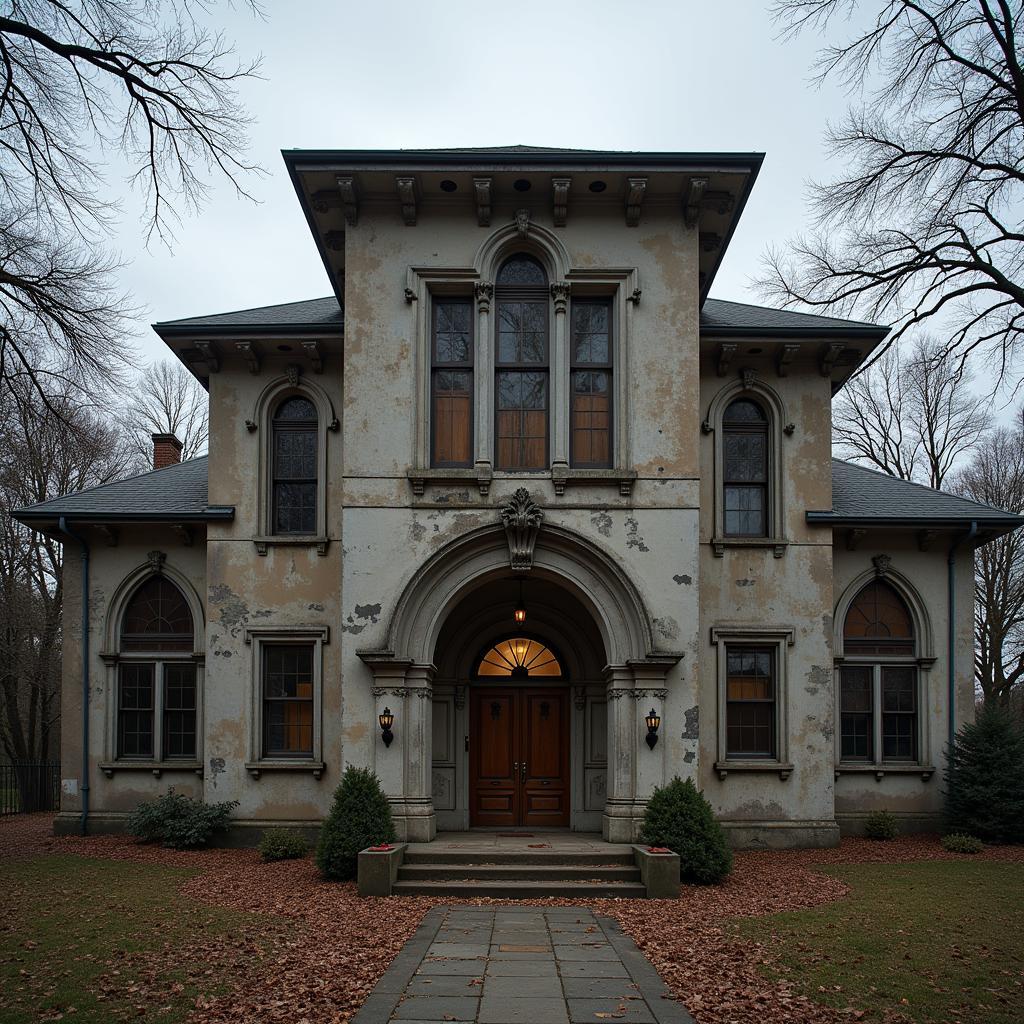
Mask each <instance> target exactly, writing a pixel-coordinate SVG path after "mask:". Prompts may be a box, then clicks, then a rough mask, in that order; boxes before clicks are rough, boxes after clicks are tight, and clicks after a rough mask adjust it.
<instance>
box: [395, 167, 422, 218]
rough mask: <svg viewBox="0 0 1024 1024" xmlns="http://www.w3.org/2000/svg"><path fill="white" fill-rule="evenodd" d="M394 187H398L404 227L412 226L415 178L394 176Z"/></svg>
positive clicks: (414, 207)
mask: <svg viewBox="0 0 1024 1024" xmlns="http://www.w3.org/2000/svg"><path fill="white" fill-rule="evenodd" d="M395 188H397V189H398V200H399V202H400V203H401V204H402V220H404V221H405V225H406V227H410V228H411V227H414V226H415V224H416V193H417V186H416V179H415V178H414V177H410V178H395Z"/></svg>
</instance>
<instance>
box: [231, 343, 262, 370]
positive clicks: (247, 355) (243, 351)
mask: <svg viewBox="0 0 1024 1024" xmlns="http://www.w3.org/2000/svg"><path fill="white" fill-rule="evenodd" d="M235 350H236V351H237V352H238V353H239V355H241V356H242V358H243V359H244V360H245V361H246V362H247V363H248V364H249V372H250V373H253V374H255V373H259V372H260V350H259V347H258V346H257V345H256V342H254V341H236V342H235Z"/></svg>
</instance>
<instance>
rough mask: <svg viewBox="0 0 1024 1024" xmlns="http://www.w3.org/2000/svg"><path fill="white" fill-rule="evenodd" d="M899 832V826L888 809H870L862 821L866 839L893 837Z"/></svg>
mask: <svg viewBox="0 0 1024 1024" xmlns="http://www.w3.org/2000/svg"><path fill="white" fill-rule="evenodd" d="M899 834H900V827H899V825H897V824H896V819H895V818H894V817H893V816H892V815H891V814H890V813H889V812H888V811H872V812H871V814H869V815H868V816H867V818H866V819H865V821H864V835H866V836H867V837H868V839H895V838H896V837H897V836H898V835H899Z"/></svg>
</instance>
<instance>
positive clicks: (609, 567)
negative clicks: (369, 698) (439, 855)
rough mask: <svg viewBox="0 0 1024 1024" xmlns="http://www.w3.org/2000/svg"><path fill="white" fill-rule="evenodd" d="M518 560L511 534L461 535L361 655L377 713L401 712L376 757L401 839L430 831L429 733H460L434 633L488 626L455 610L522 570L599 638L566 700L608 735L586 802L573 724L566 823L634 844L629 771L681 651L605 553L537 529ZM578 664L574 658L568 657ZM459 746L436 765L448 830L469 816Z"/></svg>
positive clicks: (567, 636) (579, 740) (416, 577)
mask: <svg viewBox="0 0 1024 1024" xmlns="http://www.w3.org/2000/svg"><path fill="white" fill-rule="evenodd" d="M517 564H518V565H519V567H518V568H516V569H513V568H512V561H511V558H510V543H509V537H508V535H507V533H506V531H505V529H503V527H502V526H501V525H494V526H486V527H482V528H480V529H477V530H474V531H472V532H470V533H467V534H466V535H465V536H463V537H461V538H459V539H457V540H455V541H453V542H452V543H450V544H448V545H446V546H445V547H443V548H442V549H440V550H439V551H437V552H436V553H435V554H434V555H433V556H431V558H430V559H428V560H427V561H426V562H425V563H424V564H423V565H422V566H421V567H420V568H419V569H418V570H417V571H416V572H415V573H414V574H413V576H412V577H411V578H410V580H409V581H408V583H407V584H406V586H405V588H404V590H403V592H402V594H401V597H400V598H399V600H398V601H397V603H396V606H395V610H394V612H393V613H392V615H391V618H390V621H389V624H388V629H387V640H386V643H385V645H384V646H383V647H381V648H378V649H375V650H364V651H360V652H358V653H359V657H360V658H361V659H362V660H363V662H364V663H365V664H366V665H367V666H368V667H369V669H370V670H371V672H372V676H373V678H372V686H373V695H374V698H375V702H376V713H379V712H380V711H382V710H383V708H384V706H385V705H386V706H388V707H390V708H391V709H392V710H393V711H398V712H399V713H400V714H401V715H402V720H403V721H404V723H405V728H404V730H403V737H402V743H401V748H400V749H396V748H398V746H399V744H398V742H397V741H396V743H395V745H394V747H392V748H391V749H390V750H389V751H387V752H386V753H385V754H384V756H383V757H382V758H381V759H379V760H378V764H377V770H378V773H379V774H380V776H381V779H382V782H383V784H384V788H385V790H386V792H387V793H388V794H389V797H390V799H391V801H392V806H393V811H394V814H395V818H396V825H397V827H398V831H399V835H400V836H401V837H402V838H404V839H407V840H412V841H426V840H429V839H432V838H433V836H434V834H435V832H436V829H437V826H438V816H437V809H436V808H435V804H434V797H435V793H436V792H438V789H439V785H440V784H439V783H438V779H437V778H436V776H435V771H434V768H435V758H434V755H433V744H434V740H435V732H436V733H437V736H438V737H441V740H442V741H443V742H445V743H448V744H452V743H455V741H454V739H453V737H458V736H461V735H467V737H468V732H466V730H467V727H468V719H467V718H466V716H465V714H464V710H465V707H464V703H465V702H464V699H463V700H462V706H461V707H459V706H457V705H458V704H459V703H460V694H459V690H458V688H459V685H460V684H461V683H462V682H464V680H460V679H457V678H447V679H444V680H439V679H438V678H437V664H438V662H440V661H442V660H443V658H444V656H447V655H449V654H450V652H442V654H441V655H439V651H438V642H439V639H440V638H442V635H444V636H446V637H448V638H449V639H451V638H454V637H458V638H459V639H458V642H460V643H464V644H469V645H471V646H473V645H479V644H480V643H482V642H483V641H484V639H486V638H487V637H488V636H489V635H490V632H493V631H494V629H495V624H494V622H493V620H492V619H489V618H488V617H487V616H482V617H479V616H478V618H479V626H478V629H477V632H475V633H474V632H473V630H472V628H470V627H469V626H468V625H467V626H466V627H465V628H460V626H461V623H457V624H456V625H455V627H454V628H453V625H452V616H453V615H456V616H462V615H464V614H465V612H464V609H465V608H466V607H468V606H472V607H475V608H479V607H480V606H481V604H483V603H485V602H487V601H490V600H493V588H494V586H495V585H496V584H499V583H500V582H501V581H507V580H509V579H510V578H511V579H520V578H523V579H527V580H529V581H531V582H533V583H536V584H543V585H544V586H545V587H546V588H548V590H549V592H561V593H563V594H564V595H565V599H566V601H567V602H571V604H572V606H573V607H574V608H576V609H578V610H579V611H578V616H584V617H586V618H587V619H588V620H589V623H590V629H591V635H593V636H596V637H599V638H600V644H601V647H602V648H603V650H602V658H601V659H600V660H601V662H603V664H601V665H600V667H599V669H598V670H597V672H596V673H595V674H597V675H598V678H595V679H584V680H581V681H580V682H581V684H585V685H584V692H583V695H582V701H583V703H582V706H581V704H580V696H579V694H577V695H576V698H575V699H574V702H573V707H574V708H575V710H576V711H577V712H582V713H583V714H584V715H585V716H590V715H593V714H595V713H597V712H596V711H595V707H597V706H600V712H599V713H600V714H602V715H605V716H606V718H605V719H603V720H602V722H601V725H602V726H606V728H605V729H604V730H603V733H602V735H603V737H604V738H603V742H604V743H606V752H605V757H604V759H603V760H604V762H605V763H606V768H605V769H604V772H605V778H604V779H603V780H602V783H601V788H602V790H603V806H600V807H599V808H597V807H594V806H593V805H592V803H591V804H589V805H586V806H584V803H585V800H584V797H583V796H582V794H584V793H585V791H587V787H588V786H589V787H590V792H591V793H592V792H593V790H594V786H595V785H596V783H594V782H593V781H592V780H588V778H587V777H586V776H585V772H586V771H587V770H588V769H587V768H586V764H587V761H586V758H584V757H583V756H582V750H583V747H582V744H584V743H585V742H589V737H588V735H587V734H586V732H585V730H584V731H581V729H580V727H575V731H574V733H573V735H574V737H576V739H575V740H574V744H575V745H576V746H577V747H578V750H577V751H576V752H574V757H573V764H574V772H576V775H574V778H573V790H574V793H575V794H576V801H577V804H578V805H580V806H577V807H576V809H575V811H574V814H573V817H572V821H573V827H574V828H578V829H581V830H593V829H596V828H597V827H598V821H600V828H601V830H602V832H603V834H604V835H605V838H607V839H609V840H611V841H614V842H623V841H631V840H632V839H634V838H635V834H636V830H637V822H638V819H639V816H640V815H641V814H642V810H643V805H644V801H643V800H642V799H640V798H639V797H638V795H637V768H636V765H637V753H638V745H639V744H640V742H641V737H642V735H643V732H644V726H643V718H644V715H645V713H646V712H647V710H648V708H649V707H650V706H654V707H656V708H658V709H659V711H661V710H662V709H663V707H664V701H665V698H666V696H667V690H666V676H667V673H668V672H669V671H670V669H671V668H672V667H673V666H674V665H675V664H676V663H677V662H678V661H679V659H680V657H681V656H682V655H681V653H680V652H678V651H669V650H664V649H660V648H658V647H657V646H656V641H655V639H654V637H655V635H656V634H655V631H654V630H653V628H652V622H651V618H650V615H649V614H648V612H647V609H646V608H645V606H644V602H643V599H642V598H641V596H640V594H639V592H638V591H637V589H636V587H635V586H634V585H633V583H632V582H631V581H630V580H629V578H628V577H627V576H626V574H625V573H624V572H623V571H622V569H621V567H620V566H619V565H618V564H617V563H616V562H615V561H614V560H613V559H612V558H611V557H609V555H608V554H607V553H605V552H603V551H602V550H601V549H600V548H598V547H597V546H596V545H594V544H593V543H592V542H590V541H588V540H587V539H585V538H583V537H581V536H579V535H577V534H575V533H574V532H573V531H571V530H568V529H566V528H564V527H559V526H553V525H552V526H545V527H544V528H543V529H541V530H540V532H539V535H538V536H537V537H536V539H535V544H534V546H533V548H532V551H531V558H530V560H529V567H528V568H522V567H521V563H517ZM488 588H492V589H490V590H489V589H488ZM557 605H558V602H557V601H549V602H548V607H550V608H552V609H554V610H553V611H552V613H551V614H552V616H554V617H552V618H550V620H549V622H548V625H547V633H548V634H549V635H550V636H551V637H552V639H553V640H554V641H555V642H556V643H562V644H565V645H566V647H567V649H568V648H569V647H571V646H576V647H578V646H579V645H580V644H581V643H585V642H586V641H584V640H580V639H579V638H580V637H581V636H582V635H583V634H584V633H586V632H587V630H586V629H582V630H581V628H580V625H579V623H578V622H577V623H575V624H574V623H572V622H570V621H568V619H567V618H566V619H565V621H560V620H559V619H558V618H557V616H558V612H557ZM563 618H564V616H563ZM534 626H535V627H536V626H537V624H536V623H534ZM489 631H490V632H489ZM541 632H542V634H543V633H544V626H543V624H541ZM448 660H449V661H451V658H450V657H449V658H448ZM576 663H577V664H580V663H582V660H581V659H579V658H577V660H576ZM591 671H593V670H591ZM435 683H437V684H438V690H437V692H436V693H435ZM449 703H450V704H451V705H452V706H451V707H450V708H449V707H448V705H449ZM441 704H444V705H445V712H444V713H445V714H447V715H450V716H451V717H450V718H449V719H448V720H447V722H446V728H445V730H442V729H441V727H440V722H438V723H437V729H436V730H435V722H434V713H435V708H437V709H438V713H440V710H441V709H440V707H439V705H441ZM467 743H468V740H467ZM455 747H458V744H457V743H455ZM459 753H460V752H459V751H458V750H453V751H452V754H453V756H452V757H451V758H449V759H446V761H445V763H444V765H443V767H444V768H445V770H446V771H447V770H449V769H450V770H451V772H452V773H453V774H452V777H451V782H450V784H449V785H450V789H451V791H452V792H453V793H455V797H454V798H452V800H448V798H447V797H446V798H445V799H446V801H447V805H446V806H445V807H444V808H443V813H442V820H441V824H442V826H443V827H448V828H465V827H468V825H469V824H470V819H469V814H468V808H467V807H466V806H465V799H464V794H465V786H464V785H463V783H462V779H463V777H464V773H465V765H464V764H463V759H462V758H461V757H460V756H458V755H459ZM577 754H579V756H577ZM592 768H593V765H592V766H591V770H592ZM659 770H660V769H659ZM662 774H664V773H663V772H662ZM435 783H438V784H435ZM442 788H443V787H442ZM460 797H461V801H460Z"/></svg>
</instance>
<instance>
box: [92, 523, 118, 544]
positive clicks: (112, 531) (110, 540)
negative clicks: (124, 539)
mask: <svg viewBox="0 0 1024 1024" xmlns="http://www.w3.org/2000/svg"><path fill="white" fill-rule="evenodd" d="M96 529H97V531H98V532H99V533H101V534H102V535H103V539H104V540H105V541H106V542H107V547H108V548H116V547H117V529H116V527H113V526H110V525H108V524H107V523H97V524H96Z"/></svg>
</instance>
